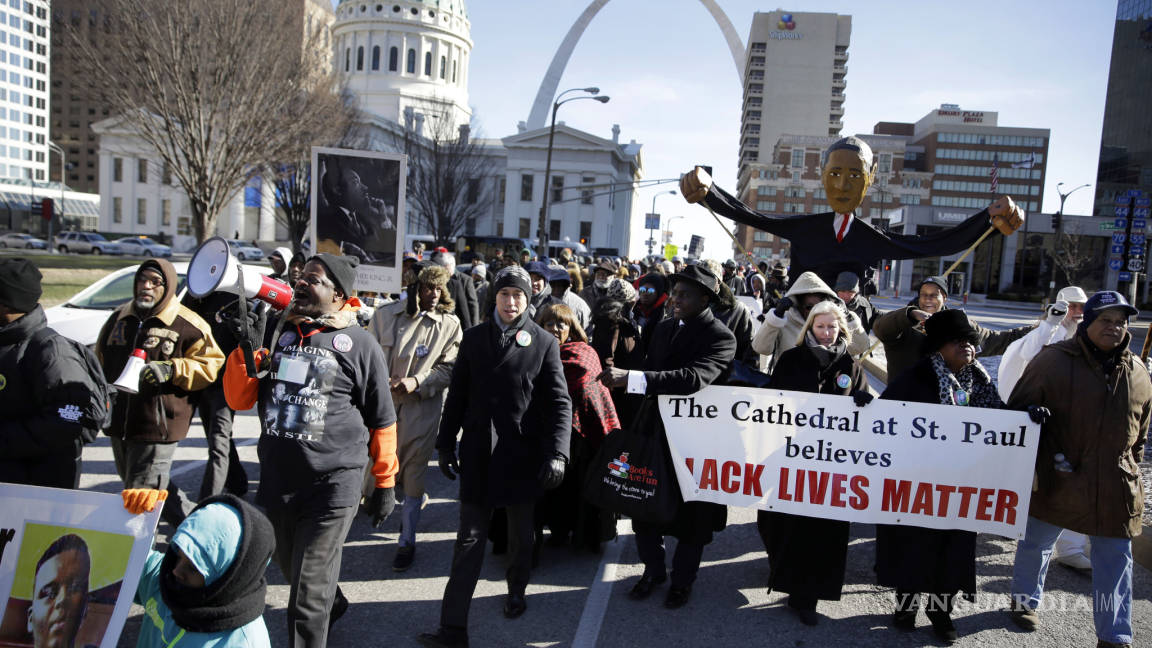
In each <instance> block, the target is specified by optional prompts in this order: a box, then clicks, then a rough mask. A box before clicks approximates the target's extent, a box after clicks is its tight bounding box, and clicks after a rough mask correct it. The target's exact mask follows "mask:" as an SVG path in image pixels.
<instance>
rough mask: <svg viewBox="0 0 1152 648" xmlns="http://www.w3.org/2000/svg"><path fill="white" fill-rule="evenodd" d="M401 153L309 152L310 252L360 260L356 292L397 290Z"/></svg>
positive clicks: (401, 210) (402, 229)
mask: <svg viewBox="0 0 1152 648" xmlns="http://www.w3.org/2000/svg"><path fill="white" fill-rule="evenodd" d="M407 163H408V158H407V156H405V155H399V154H391V153H377V152H374V151H356V150H351V149H332V148H319V147H316V148H313V149H312V249H313V250H316V251H317V252H328V253H330V254H339V255H343V256H354V257H357V258H358V259H359V260H360V266H359V267H358V268H357V269H356V290H372V291H376V292H400V289H401V286H400V283H401V279H400V277H401V270H400V257H401V254H400V252H401V250H400V246H401V245H403V241H404V232H405V226H404V221H405V219H404V214H405V205H404V181H405V179H406V177H407Z"/></svg>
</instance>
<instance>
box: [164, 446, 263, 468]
mask: <svg viewBox="0 0 1152 648" xmlns="http://www.w3.org/2000/svg"><path fill="white" fill-rule="evenodd" d="M258 441H260V439H259V437H255V438H247V439H238V440H236V447H237V448H239V447H241V446H250V445H255V444H256V443H257V442H258ZM207 461H208V460H207V459H193V460H191V461H189V462H188V463H185V464H184V465H183V466H180V467H179V468H173V469H172V472H170V473H168V476H169V477H179V476H180V475H183V474H184V473H188V472H192V471H193V470H196V469H197V468H200V469H202V468H203V467H204V464H205V463H207ZM181 463H183V462H181Z"/></svg>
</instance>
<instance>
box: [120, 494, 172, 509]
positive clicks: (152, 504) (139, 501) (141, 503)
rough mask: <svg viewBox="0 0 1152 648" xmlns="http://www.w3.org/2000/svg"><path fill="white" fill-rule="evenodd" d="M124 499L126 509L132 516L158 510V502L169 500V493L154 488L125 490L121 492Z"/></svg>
mask: <svg viewBox="0 0 1152 648" xmlns="http://www.w3.org/2000/svg"><path fill="white" fill-rule="evenodd" d="M120 497H123V498H124V508H125V509H127V510H128V512H129V513H131V514H132V515H140V514H141V513H151V512H152V511H154V510H156V502H163V501H164V500H166V499H168V491H166V490H156V489H154V488H125V489H124V490H122V491H120Z"/></svg>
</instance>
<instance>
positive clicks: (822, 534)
mask: <svg viewBox="0 0 1152 648" xmlns="http://www.w3.org/2000/svg"><path fill="white" fill-rule="evenodd" d="M851 336H852V333H851V332H850V329H849V328H848V320H847V318H846V317H845V315H844V311H843V308H842V307H841V306H840V305H839V304H838V303H836V302H833V301H823V302H820V303H818V304H816V305H815V306H813V307H812V310H811V311H809V313H808V318H807V320H805V322H804V327H803V328H802V329H801V330H800V336H799V339H797V340H796V346H795V347H793V348H791V349H788V350H787V351H785V352H784V353H782V354H780V360H779V361H778V362H777V363H776V369H775V370H774V371H773V372H772V380H771V382H769V383H768V388H769V389H786V390H791V391H802V392H812V393H817V394H838V395H842V396H852V398H853V400H854V401H855V403H856V405H857V407H863V406H864V405H867V404H868V403H869V402H870V401H871V400H872V394H871V392H869V391H868V381H867V379H866V378H865V377H864V372H863V370H861V369H860V365H858V364H857V363H856V362H854V361H853V360H852V355H851V354H849V353H848V341H849V340H850V339H851ZM799 442H803V439H800V440H799V441H798V443H799ZM756 518H757V519H756V526H757V528H758V529H759V531H760V537H761V539H763V540H764V548H765V549H766V550H767V551H768V564H769V565H770V567H771V573H770V575H769V577H768V588H769V590H779V591H781V592H787V593H788V607H789V609H791V610H792V611H793V612H794V613H795V614H796V615H797V616H798V617H799V618H800V621H801V622H803V623H804V624H805V625H816V624H817V623H818V621H819V616H818V615H817V614H816V603H817V601H819V600H825V601H838V600H840V591H841V590H842V589H843V587H844V567H845V562H846V559H847V556H848V523H847V522H844V521H842V520H828V519H824V518H814V517H807V516H803V515H793V514H790V513H777V512H768V511H759V512H758V513H757V516H756Z"/></svg>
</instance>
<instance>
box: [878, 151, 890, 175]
mask: <svg viewBox="0 0 1152 648" xmlns="http://www.w3.org/2000/svg"><path fill="white" fill-rule="evenodd" d="M879 171H880V173H892V154H891V153H881V154H880V166H879Z"/></svg>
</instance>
